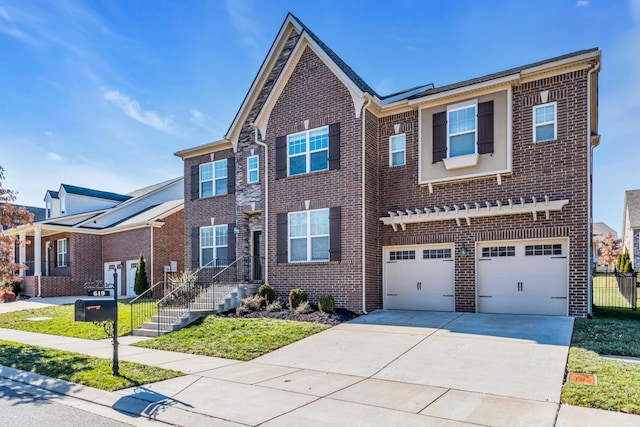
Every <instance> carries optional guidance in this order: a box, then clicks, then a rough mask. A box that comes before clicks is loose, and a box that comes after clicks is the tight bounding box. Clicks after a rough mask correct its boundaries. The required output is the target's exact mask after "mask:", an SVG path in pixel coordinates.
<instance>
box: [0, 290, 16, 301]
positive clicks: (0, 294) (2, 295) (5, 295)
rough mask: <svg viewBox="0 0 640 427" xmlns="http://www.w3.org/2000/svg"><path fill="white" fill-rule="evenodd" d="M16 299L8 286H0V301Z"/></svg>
mask: <svg viewBox="0 0 640 427" xmlns="http://www.w3.org/2000/svg"><path fill="white" fill-rule="evenodd" d="M15 299H16V294H14V293H13V291H12V290H11V289H10V288H9V287H5V288H0V302H9V301H13V300H15Z"/></svg>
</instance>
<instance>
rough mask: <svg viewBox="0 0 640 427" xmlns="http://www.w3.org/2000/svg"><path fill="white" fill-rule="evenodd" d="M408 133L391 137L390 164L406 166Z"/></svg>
mask: <svg viewBox="0 0 640 427" xmlns="http://www.w3.org/2000/svg"><path fill="white" fill-rule="evenodd" d="M405 157H406V135H405V134H404V133H403V134H400V135H393V136H392V137H390V138H389V166H404V164H405V162H406V158H405Z"/></svg>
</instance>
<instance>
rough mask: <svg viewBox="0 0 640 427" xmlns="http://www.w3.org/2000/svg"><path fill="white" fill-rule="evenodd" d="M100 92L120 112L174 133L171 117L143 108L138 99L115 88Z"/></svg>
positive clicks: (148, 124)
mask: <svg viewBox="0 0 640 427" xmlns="http://www.w3.org/2000/svg"><path fill="white" fill-rule="evenodd" d="M102 94H103V97H104V99H105V100H107V101H109V102H111V103H113V104H115V105H117V106H118V107H120V109H121V110H122V112H123V113H124V114H126V115H127V116H129V117H131V118H132V119H134V120H136V121H138V122H140V123H142V124H145V125H147V126H151V127H153V128H155V129H158V130H159V131H162V132H166V133H174V131H175V126H174V123H173V119H172V118H171V117H168V116H164V117H163V116H161V115H160V114H158V113H156V112H155V111H148V110H144V109H143V108H142V107H141V106H140V103H139V102H138V101H136V100H135V99H131V98H129V96H127V95H125V94H124V93H120V92H118V91H117V90H104V89H103V93H102Z"/></svg>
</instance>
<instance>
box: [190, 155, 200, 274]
mask: <svg viewBox="0 0 640 427" xmlns="http://www.w3.org/2000/svg"><path fill="white" fill-rule="evenodd" d="M196 167H197V166H196ZM198 267H200V227H193V228H191V268H198Z"/></svg>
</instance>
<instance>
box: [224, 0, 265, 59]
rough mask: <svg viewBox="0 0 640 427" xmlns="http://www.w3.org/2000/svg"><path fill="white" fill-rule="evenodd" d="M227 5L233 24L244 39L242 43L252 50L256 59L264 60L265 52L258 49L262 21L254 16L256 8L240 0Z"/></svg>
mask: <svg viewBox="0 0 640 427" xmlns="http://www.w3.org/2000/svg"><path fill="white" fill-rule="evenodd" d="M225 5H226V9H227V13H228V14H229V17H230V18H231V24H232V25H233V26H234V28H235V29H236V31H237V32H238V33H239V34H240V36H241V37H242V42H243V43H244V44H246V45H247V46H248V47H249V48H250V50H251V54H252V55H253V56H254V57H256V58H262V56H263V55H264V52H261V51H260V49H259V48H258V40H260V31H259V28H260V20H259V19H257V18H255V17H254V16H253V13H254V12H253V11H254V7H253V6H252V5H251V4H249V3H247V2H245V1H239V0H226V2H225Z"/></svg>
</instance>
